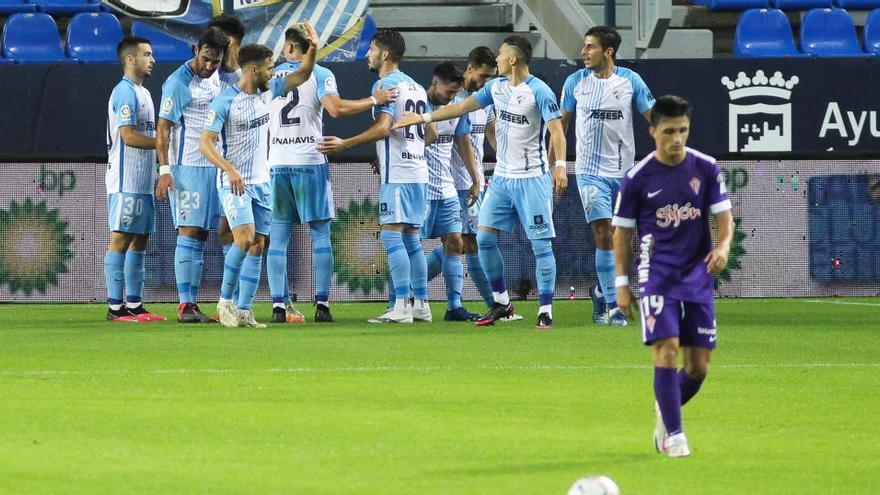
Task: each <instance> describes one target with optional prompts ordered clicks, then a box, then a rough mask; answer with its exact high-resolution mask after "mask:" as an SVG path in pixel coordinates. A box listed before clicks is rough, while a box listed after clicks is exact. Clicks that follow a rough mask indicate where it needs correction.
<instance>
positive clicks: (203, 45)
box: [156, 27, 229, 323]
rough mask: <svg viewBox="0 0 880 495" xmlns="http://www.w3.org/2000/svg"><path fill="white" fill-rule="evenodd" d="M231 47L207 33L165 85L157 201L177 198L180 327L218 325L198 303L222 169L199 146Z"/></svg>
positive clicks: (174, 208) (217, 208) (213, 31)
mask: <svg viewBox="0 0 880 495" xmlns="http://www.w3.org/2000/svg"><path fill="white" fill-rule="evenodd" d="M228 45H229V37H228V36H226V34H224V33H223V31H221V30H220V29H218V28H216V27H214V28H209V29H207V30H206V31H205V32H204V33H203V34H202V36H201V37H200V38H199V41H198V44H197V45H196V48H195V56H194V57H193V59H192V60H190V61H188V62H186V63H184V64H183V65H181V66H180V68H178V69H177V70H176V71H174V72H173V73H172V74H171V75H170V76H168V79H167V80H166V81H165V84H163V85H162V104H161V106H160V108H159V124H158V129H157V132H156V152H157V158H158V159H159V182H158V184H157V185H156V197H157V198H159V199H160V200H163V201H164V200H166V199H168V196H169V191H170V192H171V198H172V201H171V211H172V218H173V220H174V225H175V226H176V227H177V231H178V234H177V247H176V249H175V250H174V274H175V278H176V279H177V292H178V295H179V302H180V305H179V306H178V310H177V321H178V322H180V323H213V322H214V320H212V319H211V318H210V317H208V316H207V315H205V314H204V313H202V311H201V310H200V309H199V307H198V305H197V302H198V292H199V286H200V285H201V280H202V271H203V269H204V266H205V259H204V253H205V242H206V241H207V239H208V230H209V229H211V228H217V227H219V225H220V223H219V221H220V199H219V196H218V195H217V186H216V182H217V168H216V167H215V166H214V165H213V164H212V163H211V162H209V161H208V160H207V159H206V158H205V156H204V155H202V153H201V151H199V141H200V140H201V137H202V130H203V127H204V125H205V120H206V119H207V117H208V105H209V104H210V103H211V101H213V100H214V98H215V97H216V96H217V95H218V94H220V92H221V91H222V90H223V89H224V86H225V84H224V82H223V80H221V78H220V77H219V74H218V73H217V69H218V68H219V67H220V63H221V61H222V60H223V57H224V56H225V53H226V50H227V47H228Z"/></svg>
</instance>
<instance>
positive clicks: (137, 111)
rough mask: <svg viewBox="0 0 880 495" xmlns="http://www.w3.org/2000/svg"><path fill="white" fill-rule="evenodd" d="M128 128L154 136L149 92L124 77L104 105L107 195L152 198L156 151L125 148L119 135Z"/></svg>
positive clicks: (152, 112) (153, 111)
mask: <svg viewBox="0 0 880 495" xmlns="http://www.w3.org/2000/svg"><path fill="white" fill-rule="evenodd" d="M123 126H132V127H134V129H135V130H136V131H137V132H139V133H140V134H143V135H145V136H150V137H154V136H155V135H156V114H155V110H154V109H153V98H152V97H151V96H150V91H149V90H148V89H147V88H145V87H143V86H141V85H139V84H135V83H134V81H132V80H131V79H129V78H127V77H123V78H122V80H121V81H119V84H117V85H116V87H114V88H113V92H112V93H111V95H110V102H109V103H108V105H107V154H108V157H107V158H108V160H107V174H106V175H105V177H104V181H105V185H106V186H107V194H113V193H118V192H126V193H134V194H152V193H153V180H154V179H155V175H156V150H154V149H151V150H143V149H140V148H132V147H131V146H126V145H125V142H124V141H123V140H122V135H121V133H120V132H119V130H120V128H121V127H123Z"/></svg>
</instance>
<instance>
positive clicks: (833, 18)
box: [800, 9, 866, 57]
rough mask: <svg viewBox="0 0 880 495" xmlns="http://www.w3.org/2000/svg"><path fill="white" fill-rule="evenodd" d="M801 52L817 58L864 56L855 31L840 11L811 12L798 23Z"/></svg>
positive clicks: (849, 18) (846, 15)
mask: <svg viewBox="0 0 880 495" xmlns="http://www.w3.org/2000/svg"><path fill="white" fill-rule="evenodd" d="M800 38H801V50H803V52H804V53H809V54H810V55H814V56H819V57H857V56H861V57H864V56H866V54H865V52H863V51H862V48H861V47H860V46H859V39H858V37H857V36H856V27H855V26H854V25H853V21H852V18H851V17H850V16H849V13H847V11H845V10H843V9H813V10H810V11H809V12H807V13H806V15H804V18H803V20H802V21H801V36H800Z"/></svg>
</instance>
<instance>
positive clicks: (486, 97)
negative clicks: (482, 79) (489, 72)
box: [472, 78, 498, 108]
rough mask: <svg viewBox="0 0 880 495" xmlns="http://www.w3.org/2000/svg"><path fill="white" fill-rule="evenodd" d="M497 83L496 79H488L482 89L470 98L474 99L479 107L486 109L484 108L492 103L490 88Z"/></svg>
mask: <svg viewBox="0 0 880 495" xmlns="http://www.w3.org/2000/svg"><path fill="white" fill-rule="evenodd" d="M497 82H498V78H495V79H490V80H489V82H487V83H486V84H485V85H483V89H481V90H479V91H477V92H476V93H474V94H473V95H472V96H473V97H474V98H476V100H477V102H478V103H479V104H480V106H481V107H483V108H486V106H488V105H491V104H493V103H494V101H493V100H492V86H494V85H495V83H497Z"/></svg>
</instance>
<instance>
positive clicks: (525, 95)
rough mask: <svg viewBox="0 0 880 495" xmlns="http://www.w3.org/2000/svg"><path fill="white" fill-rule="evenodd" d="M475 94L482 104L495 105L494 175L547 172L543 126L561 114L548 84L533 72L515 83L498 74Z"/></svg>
mask: <svg viewBox="0 0 880 495" xmlns="http://www.w3.org/2000/svg"><path fill="white" fill-rule="evenodd" d="M474 98H476V99H477V101H478V102H479V103H480V106H482V107H483V108H485V107H487V106H489V105H493V106H494V108H495V138H496V139H495V141H496V144H497V145H498V150H497V152H496V157H497V159H498V164H497V165H495V175H498V176H500V177H513V178H524V177H538V176H540V175H543V174H545V173H547V170H548V167H547V152H546V150H545V149H544V127H545V124H546V123H547V122H549V121H551V120H553V119H558V118H560V114H559V105H557V104H556V96H555V95H554V94H553V91H552V90H550V87H549V86H547V84H546V83H545V82H544V81H542V80H540V79H538V78H537V77H535V76H529V77H528V78H526V80H525V81H523V82H521V83H520V84H519V85H518V86H511V85H510V80H508V79H507V78H506V77H499V78H496V79H492V80H491V81H489V82H487V83H486V85H485V86H483V89H481V90H479V91H477V92H476V93H474Z"/></svg>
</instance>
